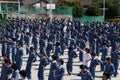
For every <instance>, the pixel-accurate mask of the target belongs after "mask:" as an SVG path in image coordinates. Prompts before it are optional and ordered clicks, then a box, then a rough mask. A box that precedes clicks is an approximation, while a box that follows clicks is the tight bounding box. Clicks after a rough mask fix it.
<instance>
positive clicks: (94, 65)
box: [90, 58, 99, 78]
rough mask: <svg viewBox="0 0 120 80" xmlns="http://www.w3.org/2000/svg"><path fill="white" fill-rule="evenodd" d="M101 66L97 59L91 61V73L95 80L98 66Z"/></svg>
mask: <svg viewBox="0 0 120 80" xmlns="http://www.w3.org/2000/svg"><path fill="white" fill-rule="evenodd" d="M98 64H99V61H98V60H97V59H95V58H94V59H91V63H90V73H91V75H92V76H93V78H95V71H96V66H97V65H98Z"/></svg>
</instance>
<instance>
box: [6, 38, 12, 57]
mask: <svg viewBox="0 0 120 80" xmlns="http://www.w3.org/2000/svg"><path fill="white" fill-rule="evenodd" d="M11 45H12V40H11V39H9V40H7V52H6V54H7V55H8V56H9V57H10V50H11Z"/></svg>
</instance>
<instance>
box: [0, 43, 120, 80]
mask: <svg viewBox="0 0 120 80" xmlns="http://www.w3.org/2000/svg"><path fill="white" fill-rule="evenodd" d="M24 49H25V48H24ZM24 51H25V50H24ZM0 52H1V45H0ZM67 52H68V51H67V50H65V54H64V56H61V58H63V59H64V61H65V64H64V67H65V68H66V63H67V58H68V57H67ZM24 54H25V53H24ZM0 55H1V54H0ZM27 58H28V55H26V54H25V55H24V58H23V65H22V69H25V68H26V61H27ZM98 58H99V59H100V57H98ZM80 64H81V63H80V62H79V59H78V58H76V59H74V64H73V73H79V72H80V69H79V65H80ZM38 66H39V59H38V61H36V62H35V63H34V64H33V67H32V79H31V80H38V78H37V73H38ZM49 68H50V65H48V66H47V67H46V69H45V72H44V73H45V80H48V74H49ZM0 72H1V62H0ZM118 72H119V75H118V76H117V77H112V80H120V66H119V70H118ZM102 74H103V72H101V71H100V66H97V71H96V78H95V80H102ZM64 80H81V79H80V77H78V76H75V75H70V76H69V75H68V74H67V72H65V75H64Z"/></svg>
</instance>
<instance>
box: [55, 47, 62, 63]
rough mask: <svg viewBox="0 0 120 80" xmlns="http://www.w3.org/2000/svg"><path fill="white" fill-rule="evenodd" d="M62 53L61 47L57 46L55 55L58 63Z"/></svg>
mask: <svg viewBox="0 0 120 80" xmlns="http://www.w3.org/2000/svg"><path fill="white" fill-rule="evenodd" d="M61 53H62V50H61V46H56V47H55V53H54V55H55V56H56V57H57V59H56V60H57V61H58V60H59V57H60V55H61Z"/></svg>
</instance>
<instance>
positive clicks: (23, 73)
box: [19, 70, 26, 79]
mask: <svg viewBox="0 0 120 80" xmlns="http://www.w3.org/2000/svg"><path fill="white" fill-rule="evenodd" d="M19 74H20V77H21V78H22V79H23V78H25V77H26V71H25V70H21V71H20V72H19Z"/></svg>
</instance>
